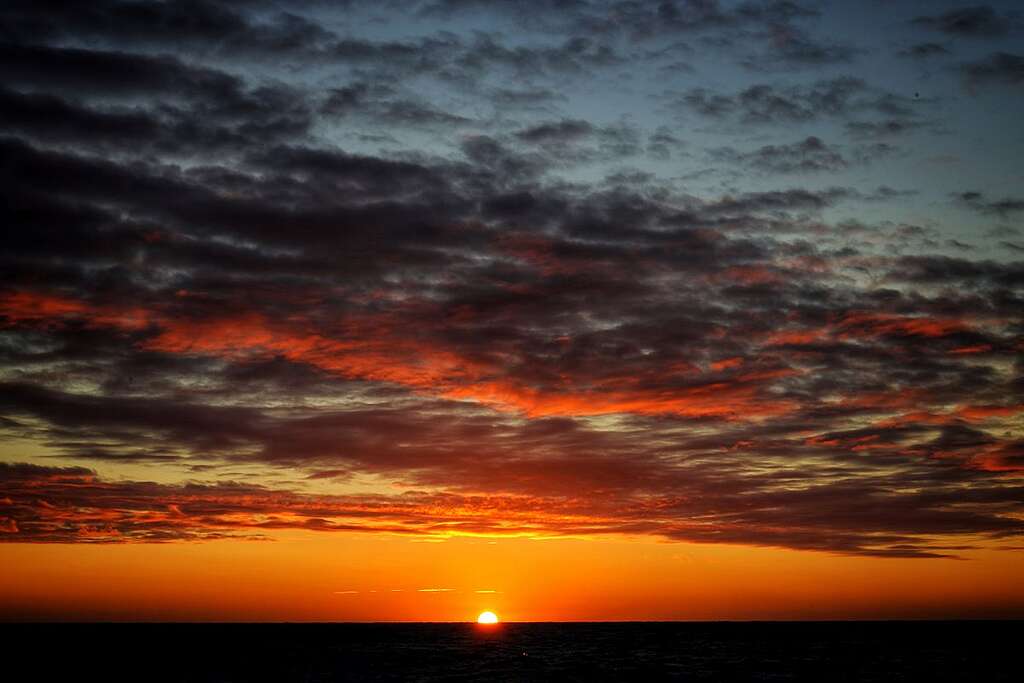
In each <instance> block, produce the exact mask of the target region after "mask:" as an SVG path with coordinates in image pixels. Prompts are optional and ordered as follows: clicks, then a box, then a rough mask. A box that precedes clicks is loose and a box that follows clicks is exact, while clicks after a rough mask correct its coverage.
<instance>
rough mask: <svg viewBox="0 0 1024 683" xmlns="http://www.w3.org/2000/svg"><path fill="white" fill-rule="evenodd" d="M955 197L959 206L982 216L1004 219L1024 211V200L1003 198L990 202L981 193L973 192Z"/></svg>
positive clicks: (961, 193) (962, 193)
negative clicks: (961, 205) (963, 206)
mask: <svg viewBox="0 0 1024 683" xmlns="http://www.w3.org/2000/svg"><path fill="white" fill-rule="evenodd" d="M955 197H956V200H957V201H958V202H960V203H961V204H963V205H965V206H967V207H969V208H970V209H973V210H974V211H977V212H979V213H982V214H987V215H994V216H1000V217H1005V216H1008V215H1010V214H1013V213H1017V212H1019V211H1024V199H1016V198H1013V197H1005V198H1003V199H997V200H991V199H987V198H986V197H985V195H984V194H983V193H981V192H974V191H968V192H960V193H958V194H956V195H955Z"/></svg>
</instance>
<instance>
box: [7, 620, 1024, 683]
mask: <svg viewBox="0 0 1024 683" xmlns="http://www.w3.org/2000/svg"><path fill="white" fill-rule="evenodd" d="M1022 626H1024V622H1006V621H1003V622H994V621H989V622H982V621H902V622H740V623H736V622H704V623H697V622H672V623H648V622H629V623H516V624H513V623H507V624H500V625H498V626H497V627H494V628H489V629H484V628H481V627H478V626H477V625H475V624H449V623H444V624H18V625H8V626H7V628H6V629H5V635H4V636H3V641H4V648H3V649H4V650H5V651H6V655H5V656H4V658H3V659H4V668H5V669H7V670H8V673H10V672H11V671H14V672H17V671H27V672H31V675H27V674H24V673H23V674H18V675H15V676H8V675H5V676H4V678H5V680H9V681H16V680H25V681H28V680H33V681H51V680H52V681H57V680H60V681H93V680H95V681H111V680H133V681H180V682H182V683H184V682H199V681H202V682H213V681H217V682H233V683H238V682H244V681H300V682H303V683H306V682H308V683H313V682H319V681H324V682H326V681H442V680H443V681H544V680H554V681H563V682H564V681H603V680H615V681H627V680H629V681H633V680H641V681H643V680H680V681H823V682H824V681H917V680H926V681H1004V680H1005V681H1009V680H1020V676H1021V665H1020V661H1021V660H1020V648H1021V635H1022V634H1024V628H1022ZM21 664H24V665H26V666H27V668H25V667H23V666H21Z"/></svg>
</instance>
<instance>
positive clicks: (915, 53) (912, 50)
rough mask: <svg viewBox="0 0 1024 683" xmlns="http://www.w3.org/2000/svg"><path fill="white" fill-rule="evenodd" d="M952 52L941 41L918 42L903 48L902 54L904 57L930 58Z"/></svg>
mask: <svg viewBox="0 0 1024 683" xmlns="http://www.w3.org/2000/svg"><path fill="white" fill-rule="evenodd" d="M948 54H950V51H949V50H948V49H946V47H945V46H944V45H940V44H939V43H917V44H916V45H911V46H910V47H908V48H907V49H906V50H902V51H901V52H900V55H901V56H903V57H913V58H914V59H928V58H931V57H942V56H945V55H948Z"/></svg>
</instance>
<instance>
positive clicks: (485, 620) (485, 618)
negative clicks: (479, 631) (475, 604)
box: [476, 612, 498, 624]
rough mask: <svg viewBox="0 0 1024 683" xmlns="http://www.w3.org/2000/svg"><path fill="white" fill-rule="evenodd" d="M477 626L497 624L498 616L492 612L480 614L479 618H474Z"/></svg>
mask: <svg viewBox="0 0 1024 683" xmlns="http://www.w3.org/2000/svg"><path fill="white" fill-rule="evenodd" d="M476 623H478V624H497V623H498V615H497V614H495V613H494V612H481V613H480V616H478V617H477V618H476Z"/></svg>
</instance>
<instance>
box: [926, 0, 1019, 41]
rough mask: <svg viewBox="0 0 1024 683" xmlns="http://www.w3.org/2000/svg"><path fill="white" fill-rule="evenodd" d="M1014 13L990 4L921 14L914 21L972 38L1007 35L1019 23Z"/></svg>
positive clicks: (937, 29)
mask: <svg viewBox="0 0 1024 683" xmlns="http://www.w3.org/2000/svg"><path fill="white" fill-rule="evenodd" d="M1016 22H1017V19H1016V16H1015V15H1012V14H1000V13H998V12H996V11H995V10H994V9H992V7H990V6H988V5H978V6H974V7H961V8H957V9H952V10H950V11H948V12H945V13H943V14H938V15H932V16H920V17H917V18H916V19H914V20H913V22H912V23H914V24H916V25H918V26H924V27H927V28H930V29H933V30H936V31H941V32H942V33H947V34H949V35H955V36H966V37H971V38H995V37H1001V36H1003V35H1006V34H1007V33H1009V32H1010V30H1011V29H1012V28H1014V27H1015V26H1016V25H1017V23H1016Z"/></svg>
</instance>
